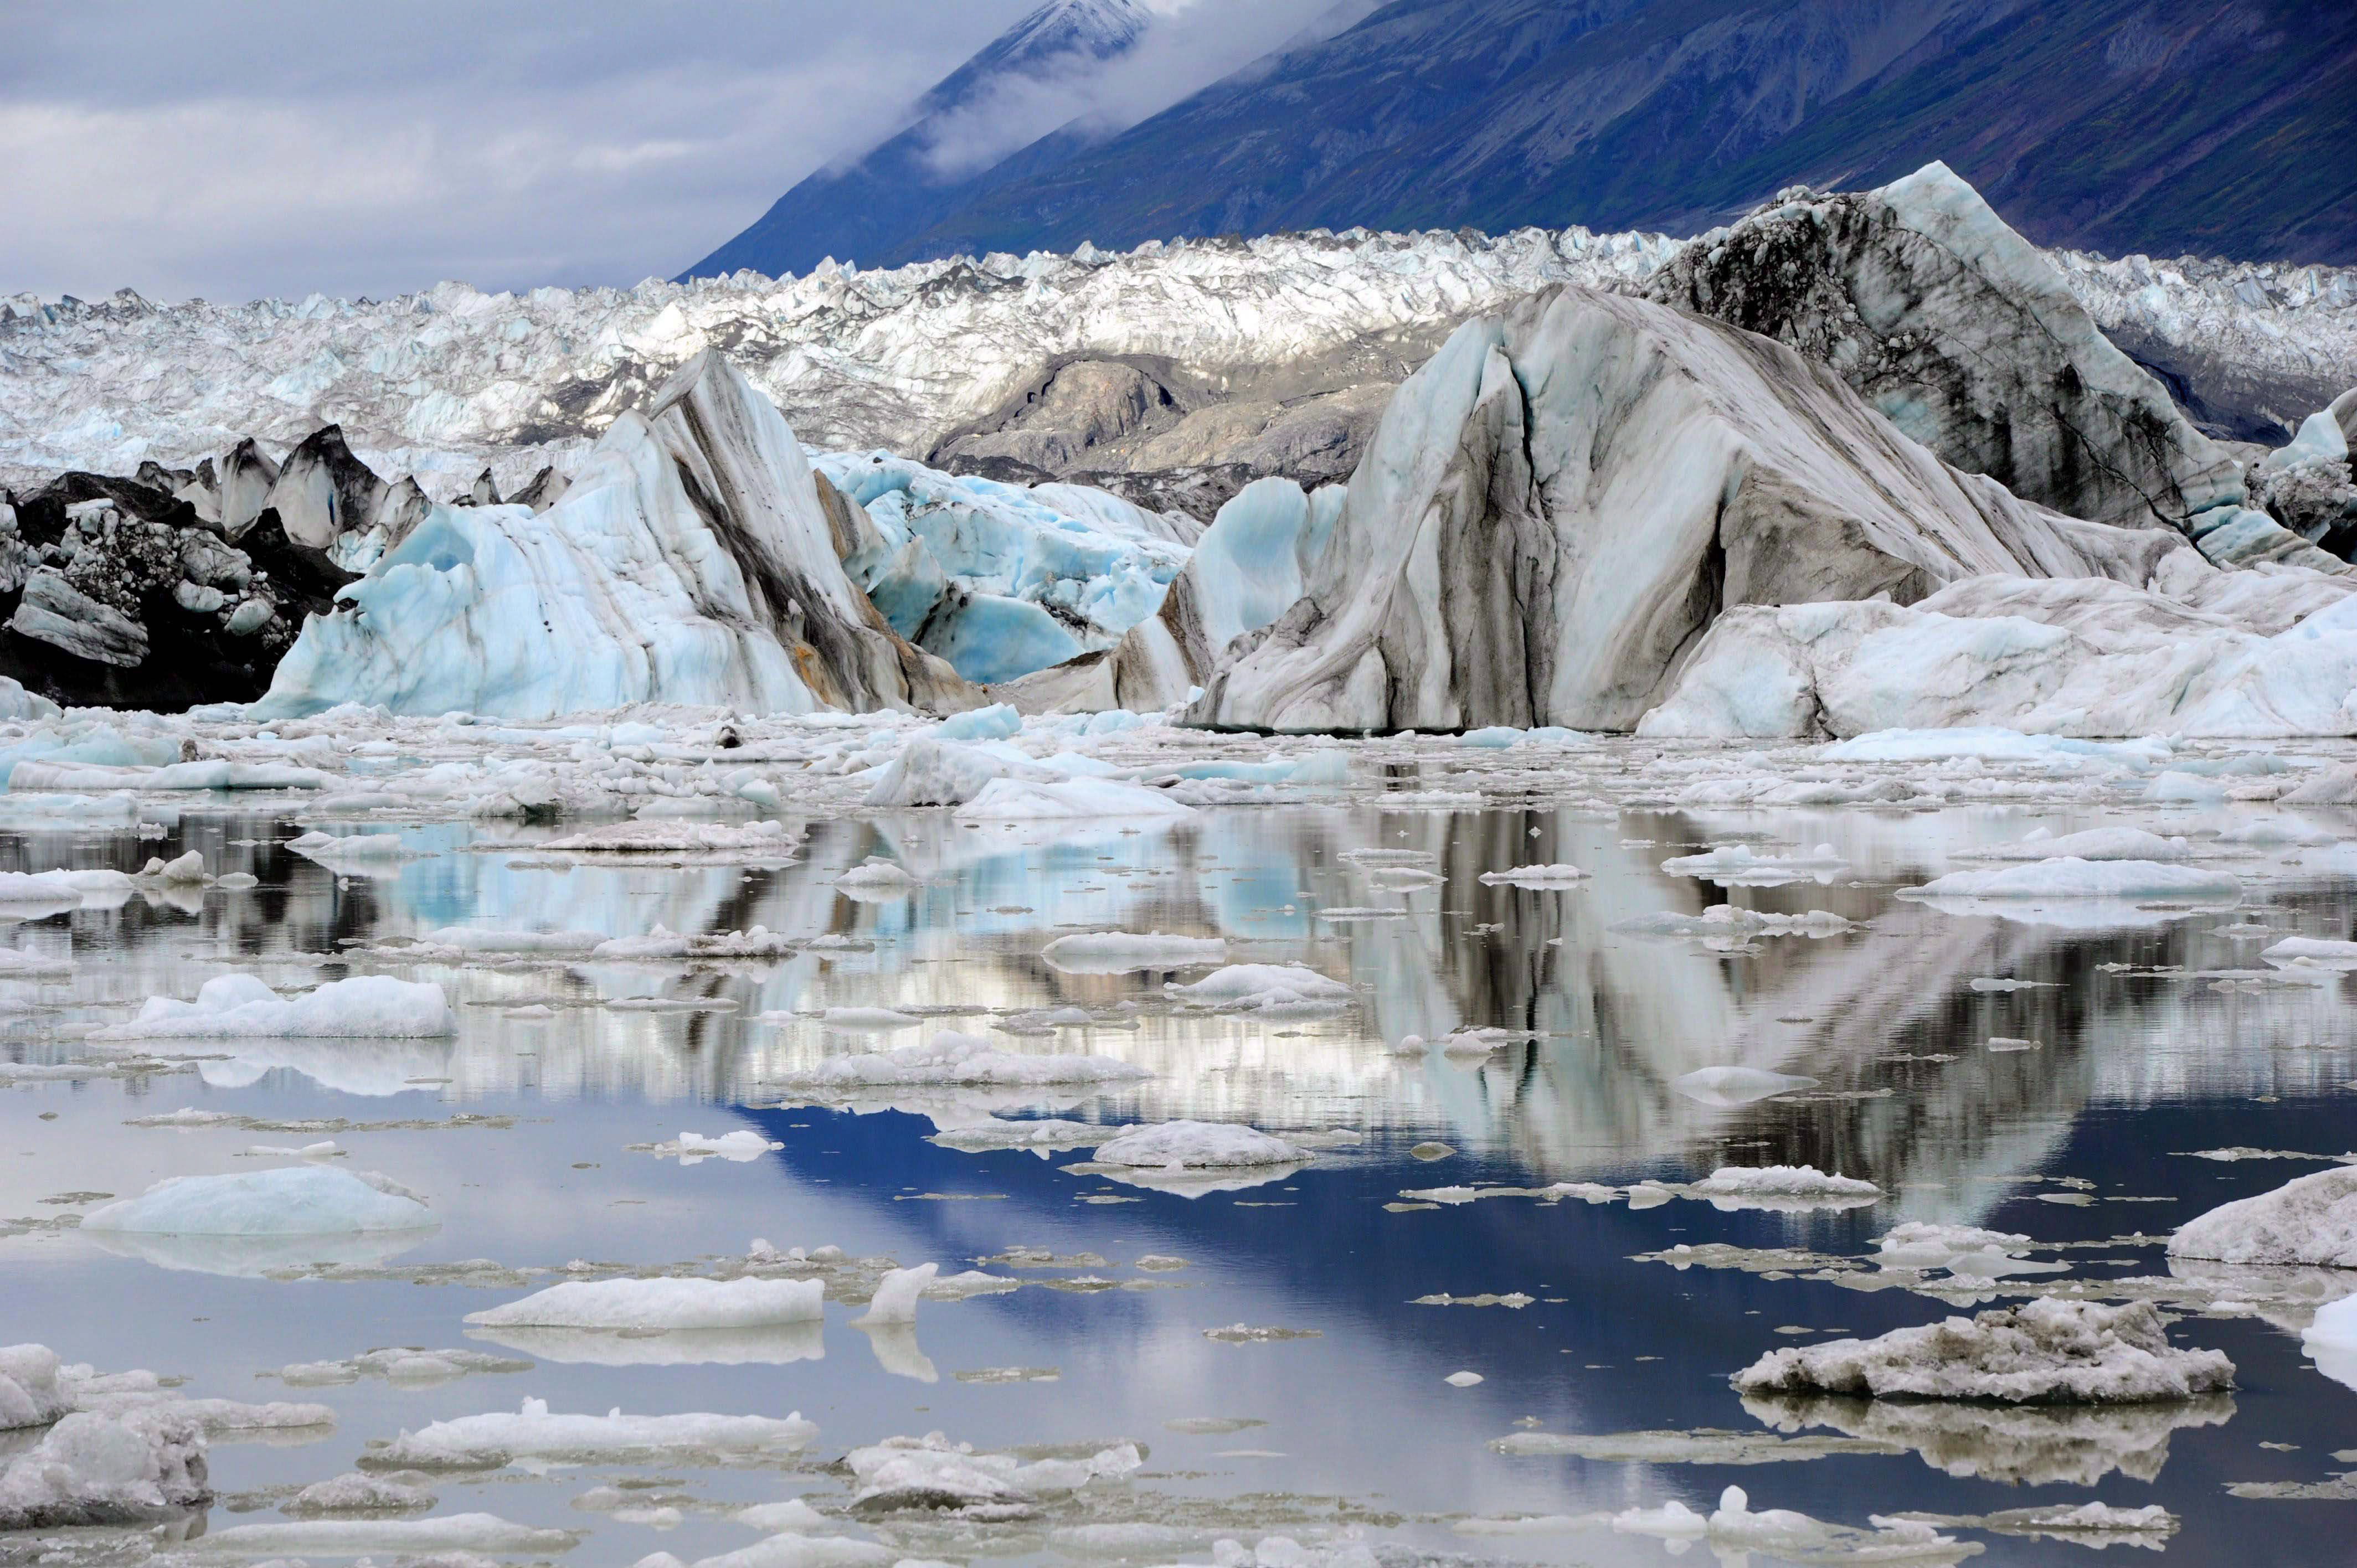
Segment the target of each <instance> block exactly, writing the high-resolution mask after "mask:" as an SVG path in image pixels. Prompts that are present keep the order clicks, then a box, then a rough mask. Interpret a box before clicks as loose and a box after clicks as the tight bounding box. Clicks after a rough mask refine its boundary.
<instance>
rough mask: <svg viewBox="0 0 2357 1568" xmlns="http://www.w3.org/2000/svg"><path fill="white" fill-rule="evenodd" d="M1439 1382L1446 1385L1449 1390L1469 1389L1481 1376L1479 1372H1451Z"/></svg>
mask: <svg viewBox="0 0 2357 1568" xmlns="http://www.w3.org/2000/svg"><path fill="white" fill-rule="evenodd" d="M1441 1381H1442V1382H1444V1383H1447V1384H1448V1386H1449V1387H1451V1388H1456V1389H1469V1388H1471V1387H1472V1386H1473V1385H1474V1384H1476V1383H1478V1382H1480V1381H1481V1374H1480V1373H1479V1372H1451V1373H1449V1374H1448V1376H1447V1377H1445V1378H1443V1379H1441Z"/></svg>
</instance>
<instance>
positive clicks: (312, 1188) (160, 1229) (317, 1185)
mask: <svg viewBox="0 0 2357 1568" xmlns="http://www.w3.org/2000/svg"><path fill="white" fill-rule="evenodd" d="M439 1223H440V1221H438V1220H436V1219H435V1218H434V1213H433V1210H431V1209H429V1208H426V1207H425V1204H424V1203H422V1202H420V1201H419V1200H418V1199H417V1198H416V1197H414V1196H413V1195H411V1194H409V1193H407V1192H406V1191H405V1190H404V1189H402V1188H400V1187H397V1186H396V1185H395V1184H393V1182H391V1181H389V1180H388V1179H387V1178H385V1177H383V1176H376V1175H375V1174H374V1173H372V1172H362V1173H360V1174H357V1175H356V1174H354V1173H352V1172H350V1171H341V1170H336V1169H333V1168H331V1167H329V1166H326V1165H289V1166H286V1167H285V1168H284V1169H280V1170H267V1171H251V1172H245V1173H242V1174H240V1175H236V1176H169V1177H167V1178H166V1179H164V1180H163V1181H159V1182H157V1183H156V1185H155V1186H153V1187H149V1188H148V1189H147V1190H146V1191H145V1193H143V1194H141V1195H140V1196H139V1197H131V1198H124V1199H122V1200H121V1201H119V1202H115V1203H110V1204H107V1205H106V1206H104V1207H103V1208H96V1209H93V1210H91V1212H90V1213H89V1214H88V1215H86V1216H85V1217H84V1218H83V1219H82V1222H81V1225H82V1229H83V1230H95V1231H125V1232H135V1233H156V1234H161V1235H168V1236H237V1237H275V1236H326V1235H334V1234H338V1233H342V1232H351V1231H374V1230H394V1231H406V1230H431V1229H432V1228H433V1227H435V1226H436V1225H437V1224H439Z"/></svg>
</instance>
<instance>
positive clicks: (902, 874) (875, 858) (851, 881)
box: [834, 854, 916, 897]
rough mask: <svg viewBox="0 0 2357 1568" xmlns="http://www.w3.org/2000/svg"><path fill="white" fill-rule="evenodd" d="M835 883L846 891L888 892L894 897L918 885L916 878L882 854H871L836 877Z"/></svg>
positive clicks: (858, 892)
mask: <svg viewBox="0 0 2357 1568" xmlns="http://www.w3.org/2000/svg"><path fill="white" fill-rule="evenodd" d="M834 885H835V886H837V887H839V888H841V889H842V890H843V891H845V893H849V894H853V895H855V896H856V895H857V894H860V893H877V894H887V895H891V896H894V897H897V896H899V894H902V893H905V892H907V891H908V890H909V888H910V887H913V886H916V878H914V877H912V876H910V875H909V874H908V872H906V871H904V870H902V869H901V868H900V866H899V865H897V864H895V863H894V862H892V861H888V860H886V859H884V858H883V857H882V856H881V855H874V854H871V855H869V856H868V857H867V858H866V860H864V861H862V862H860V863H859V864H858V865H855V866H853V867H852V868H851V869H850V870H848V871H846V872H845V873H844V874H843V875H840V876H838V877H836V878H835V879H834Z"/></svg>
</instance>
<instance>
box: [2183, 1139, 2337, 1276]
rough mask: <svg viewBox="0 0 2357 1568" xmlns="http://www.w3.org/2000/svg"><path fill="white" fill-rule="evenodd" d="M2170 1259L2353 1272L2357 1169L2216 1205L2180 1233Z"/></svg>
mask: <svg viewBox="0 0 2357 1568" xmlns="http://www.w3.org/2000/svg"><path fill="white" fill-rule="evenodd" d="M2169 1256H2170V1257H2172V1258H2205V1259H2211V1260H2213V1261H2215V1262H2222V1263H2262V1264H2274V1265H2286V1264H2307V1265H2315V1266H2323V1267H2329V1268H2341V1269H2357V1167H2350V1166H2342V1167H2341V1168H2338V1169H2334V1170H2329V1171H2318V1172H2317V1173H2315V1174H2314V1175H2313V1176H2298V1177H2296V1178H2295V1179H2293V1180H2291V1181H2288V1182H2286V1183H2285V1184H2284V1185H2283V1186H2281V1187H2277V1188H2276V1190H2275V1191H2273V1192H2266V1193H2261V1194H2260V1195H2259V1196H2257V1197H2244V1198H2238V1199H2236V1200H2235V1201H2234V1202H2233V1203H2223V1204H2220V1205H2219V1206H2218V1207H2217V1208H2213V1209H2212V1210H2210V1211H2209V1212H2208V1213H2206V1214H2202V1215H2200V1216H2197V1217H2196V1218H2194V1219H2190V1220H2188V1221H2186V1222H2185V1223H2184V1224H2183V1225H2181V1226H2179V1227H2178V1230H2177V1233H2176V1234H2175V1235H2173V1236H2171V1237H2170V1238H2169ZM2352 1279H2357V1275H2353V1276H2352Z"/></svg>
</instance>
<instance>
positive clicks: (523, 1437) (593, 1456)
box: [362, 1399, 818, 1470]
mask: <svg viewBox="0 0 2357 1568" xmlns="http://www.w3.org/2000/svg"><path fill="white" fill-rule="evenodd" d="M817 1435H818V1426H817V1424H816V1423H813V1422H808V1421H804V1420H803V1419H802V1412H799V1411H797V1412H793V1413H792V1414H791V1415H787V1416H785V1417H782V1418H777V1417H771V1416H766V1415H712V1414H707V1413H703V1412H697V1413H694V1414H686V1415H625V1414H623V1413H622V1412H620V1411H619V1410H615V1411H609V1412H607V1413H606V1414H604V1415H558V1414H551V1413H550V1412H549V1409H548V1402H547V1401H545V1400H537V1399H527V1400H525V1401H524V1402H523V1405H522V1410H521V1411H519V1412H517V1413H515V1414H512V1415H511V1414H508V1413H506V1412H497V1411H494V1412H486V1413H485V1414H482V1415H462V1416H458V1417H456V1418H455V1419H453V1420H449V1421H437V1422H434V1423H431V1424H430V1425H427V1426H425V1427H421V1428H420V1429H418V1430H417V1431H416V1432H414V1433H413V1432H404V1433H403V1434H401V1435H400V1436H399V1437H397V1438H395V1439H393V1441H392V1442H391V1443H387V1444H382V1445H381V1446H372V1447H371V1449H370V1450H369V1452H368V1454H367V1455H366V1456H365V1458H364V1459H363V1461H362V1463H364V1464H365V1465H367V1466H369V1467H370V1468H371V1469H381V1470H389V1469H403V1468H412V1469H423V1470H432V1469H446V1470H447V1469H459V1470H489V1469H496V1468H498V1467H500V1466H503V1465H507V1464H511V1463H513V1462H515V1461H518V1460H531V1459H543V1460H551V1461H560V1462H561V1461H571V1462H574V1463H577V1464H600V1463H613V1464H620V1463H628V1462H630V1461H634V1460H635V1461H641V1462H645V1463H651V1464H660V1465H682V1464H688V1463H692V1462H694V1461H695V1460H696V1459H698V1458H700V1457H703V1456H705V1455H713V1456H716V1457H719V1458H722V1459H726V1458H728V1457H733V1456H744V1457H753V1456H762V1455H774V1456H786V1455H794V1454H798V1453H800V1452H801V1451H802V1449H803V1448H805V1447H807V1446H808V1445H809V1444H810V1441H811V1439H812V1438H813V1437H816V1436H817Z"/></svg>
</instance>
